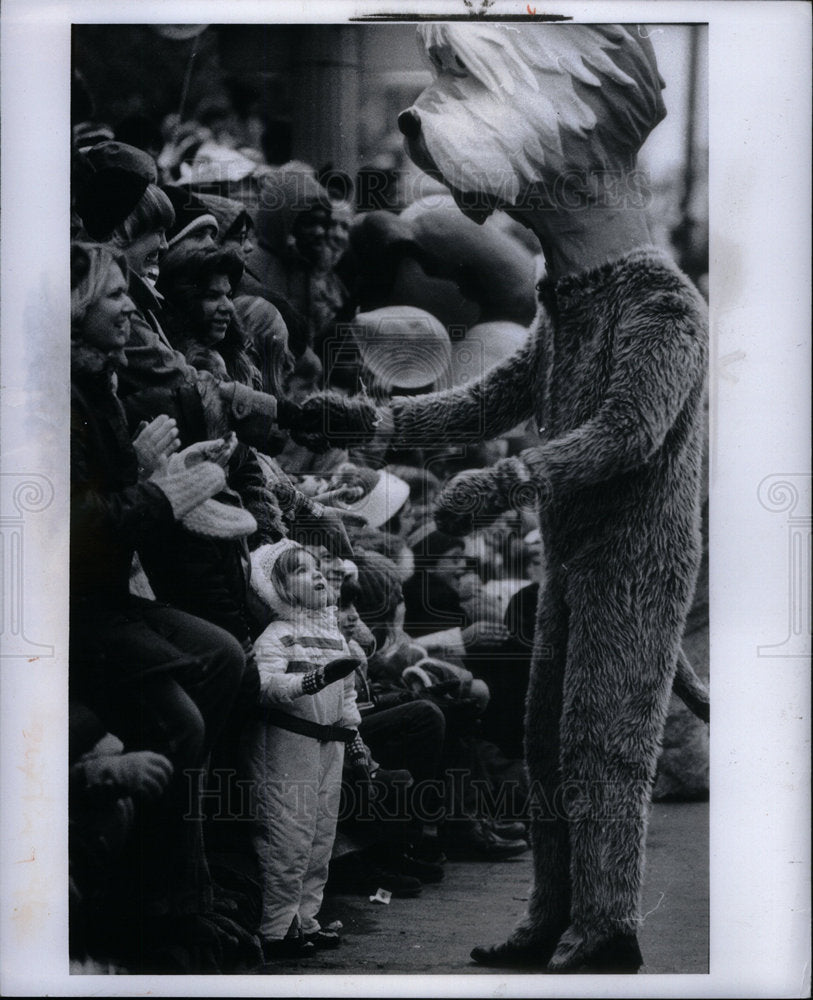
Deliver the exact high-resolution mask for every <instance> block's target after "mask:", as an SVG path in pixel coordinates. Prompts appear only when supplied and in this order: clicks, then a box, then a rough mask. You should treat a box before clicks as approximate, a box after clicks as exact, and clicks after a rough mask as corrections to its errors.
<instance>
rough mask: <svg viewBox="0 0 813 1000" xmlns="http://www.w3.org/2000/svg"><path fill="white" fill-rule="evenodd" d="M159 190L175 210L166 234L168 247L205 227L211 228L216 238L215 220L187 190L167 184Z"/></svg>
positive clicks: (216, 223) (216, 227)
mask: <svg viewBox="0 0 813 1000" xmlns="http://www.w3.org/2000/svg"><path fill="white" fill-rule="evenodd" d="M161 190H162V191H163V192H164V194H165V195H166V196H167V197H168V198H169V200H170V201H171V202H172V207H173V208H174V209H175V222H174V223H173V224H172V225H171V226H170V228H169V229H168V230H167V233H166V236H167V246H168V247H171V246H174V244H176V243H180V241H181V240H182V239H185V238H186V237H187V236H189V235H190V234H191V233H193V232H194V231H195V230H196V229H203V228H205V227H206V226H211V227H212V229H214V231H215V236H217V233H218V222H217V219H216V218H215V217H214V215H212V213H211V212H210V211H209V209H208V208H207V206H206V205H204V204H203V202H202V201H201V200H200V198H198V197H197V195H194V194H193V193H192V192H191V191H190V190H189V189H188V188H182V187H175V185H173V184H167V185H165V186H164V187H163V188H162V189H161Z"/></svg>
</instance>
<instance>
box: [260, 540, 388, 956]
mask: <svg viewBox="0 0 813 1000" xmlns="http://www.w3.org/2000/svg"><path fill="white" fill-rule="evenodd" d="M251 564H252V587H253V588H254V590H255V591H256V593H257V594H258V595H259V597H260V598H262V599H263V600H264V601H265V602H266V603H267V604H268V605H269V607H270V608H271V610H272V612H273V614H274V620H273V621H272V622H271V624H270V625H269V626H268V628H266V630H265V631H264V632H263V633H262V635H261V636H260V637H259V639H258V640H257V642H256V643H255V646H254V649H255V653H256V657H257V666H258V668H259V673H260V687H261V691H260V704H261V719H260V721H259V722H258V723H257V724H255V725H254V726H253V727H252V728H251V732H250V734H249V740H250V749H249V754H250V760H251V772H252V778H253V782H254V788H255V794H256V805H257V818H258V821H259V822H258V828H257V833H256V835H255V844H256V848H257V853H258V856H259V860H260V869H261V873H262V879H263V916H262V922H261V924H260V934H261V937H262V939H263V950H264V953H265V957H266V959H268V960H271V959H274V958H286V957H303V956H304V955H305V954H307V953H309V952H312V951H314V950H315V948H318V947H335V946H336V945H338V943H339V939H338V934H337V933H336V932H334V931H330V930H323V929H322V928H321V927H320V924H319V921H318V920H317V914H318V912H319V909H320V907H321V905H322V895H323V892H324V887H325V883H326V882H327V875H328V865H329V862H330V855H331V851H332V848H333V840H334V837H335V833H336V819H337V816H338V812H339V795H340V789H341V783H342V765H343V762H344V753H345V745H347V748H348V753H349V755H350V756H351V759H352V760H353V761H354V762H355V761H358V762H360V763H362V764H368V763H369V758H368V755H367V751H366V748H365V747H364V744H363V743H362V742H361V738H360V737H359V735H358V730H357V728H356V727H357V726H358V724H359V722H360V721H361V720H360V716H359V712H358V709H357V708H356V693H355V685H354V679H353V671H354V669H355V667H356V666H357V664H358V660H356V659H353V658H352V657H351V656H350V649H349V647H348V645H347V642H346V641H345V639H344V638H343V637H342V634H341V632H340V631H339V628H338V625H337V621H336V608H335V606H334V605H333V604H332V592H331V591H330V590H329V588H328V585H327V582H326V580H325V578H324V576H323V575H322V573H321V572H320V570H319V566H318V563H317V562H316V559H315V558H314V557H313V556H312V555H311V554H310V553H309V552H308V551H307V550H306V549H304V548H303V547H302V546H301V545H298V544H296V543H295V542H290V541H288V540H283V541H280V542H276V543H274V544H273V545H263V546H261V547H260V548H258V549H256V550H255V551H254V552H253V553H252V556H251Z"/></svg>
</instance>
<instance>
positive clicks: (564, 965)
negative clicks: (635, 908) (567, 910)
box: [548, 926, 644, 975]
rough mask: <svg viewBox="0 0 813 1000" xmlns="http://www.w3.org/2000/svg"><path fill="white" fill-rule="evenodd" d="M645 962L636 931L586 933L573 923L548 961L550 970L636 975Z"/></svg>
mask: <svg viewBox="0 0 813 1000" xmlns="http://www.w3.org/2000/svg"><path fill="white" fill-rule="evenodd" d="M643 963H644V960H643V958H642V957H641V949H640V948H639V947H638V938H637V937H636V936H635V934H633V933H631V932H628V931H627V932H624V931H618V932H616V933H612V932H611V933H610V934H609V935H607V936H603V937H602V936H599V935H597V934H587V933H584V932H582V931H579V930H577V929H576V928H575V927H572V926H571V927H568V929H567V930H566V931H565V932H564V934H563V935H562V936H561V938H559V943H558V944H557V946H556V950H555V952H554V953H553V957H552V958H551V960H550V962H549V963H548V970H549V971H550V972H562V973H576V972H580V973H585V972H594V973H619V974H623V973H626V974H628V975H634V974H635V973H636V972H637V971H638V970H639V969H640V968H641V966H642V965H643Z"/></svg>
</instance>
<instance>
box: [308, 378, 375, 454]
mask: <svg viewBox="0 0 813 1000" xmlns="http://www.w3.org/2000/svg"><path fill="white" fill-rule="evenodd" d="M380 419H381V418H380V415H379V412H378V408H377V407H376V406H375V404H374V403H372V402H371V401H370V400H369V399H367V398H366V397H364V396H341V395H339V393H336V392H324V393H319V394H318V395H316V396H311V397H310V399H306V400H305V402H304V403H303V404H302V413H301V417H300V421H299V427H298V428H297V429H296V430H295V431H293V432H292V434H291V437H293V439H294V441H296V442H297V444H302V445H304V446H305V447H306V448H310V449H311V450H312V451H326V450H327V448H328V447H330V446H331V445H332V446H335V447H343V446H346V445H359V444H365V443H366V442H368V441H370V440H371V439H372V437H373V435H374V434H375V430H376V427H377V426H378V424H379V423H380Z"/></svg>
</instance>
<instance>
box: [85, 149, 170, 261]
mask: <svg viewBox="0 0 813 1000" xmlns="http://www.w3.org/2000/svg"><path fill="white" fill-rule="evenodd" d="M79 159H80V160H81V170H78V171H77V172H76V175H75V176H77V177H81V181H80V182H79V190H78V191H77V192H76V211H77V213H78V214H79V217H80V218H81V220H82V224H83V225H84V227H85V230H86V231H87V234H88V236H90V237H91V238H92V239H94V240H99V241H100V242H104V241H105V240H107V239H109V238H110V234H111V233H112V232H113V230H114V229H115V228H116V227H117V226H119V225H121V223H122V222H124V220H125V219H126V218H127V216H128V215H129V214H130V213H131V212H132V211H133V209H134V208H135V207H136V205H137V204H138V202H139V200H140V199H141V196H142V195H143V194H144V192H145V191H146V190H147V186H148V185H149V184H154V183H155V181H156V179H157V176H158V174H157V169H156V166H155V160H153V158H152V157H151V156H150V155H149V153H145V152H144V151H143V150H141V149H136V148H135V146H128V145H127V143H124V142H114V141H108V142H100V143H97V144H96V145H95V146H91V148H90V149H88V150H85V151H84V152H83V153H81V154H79Z"/></svg>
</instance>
